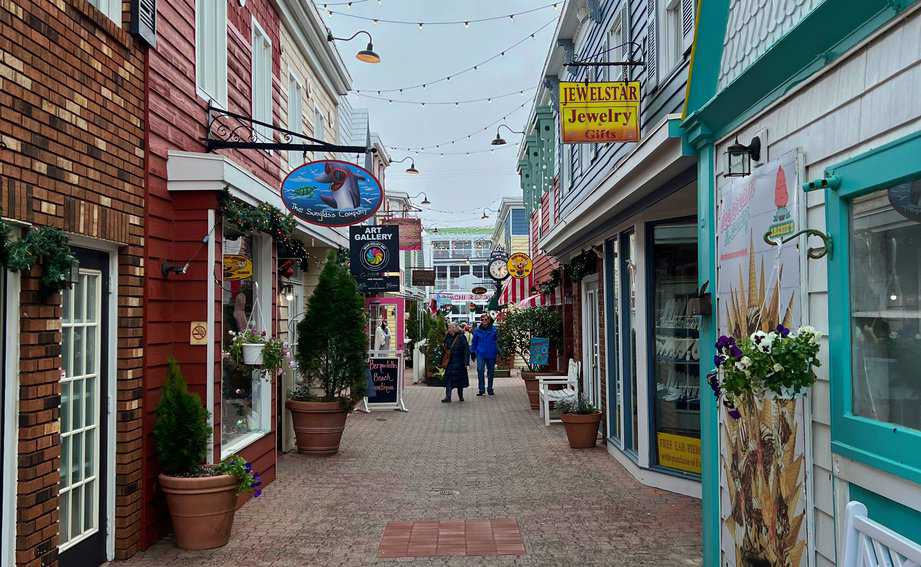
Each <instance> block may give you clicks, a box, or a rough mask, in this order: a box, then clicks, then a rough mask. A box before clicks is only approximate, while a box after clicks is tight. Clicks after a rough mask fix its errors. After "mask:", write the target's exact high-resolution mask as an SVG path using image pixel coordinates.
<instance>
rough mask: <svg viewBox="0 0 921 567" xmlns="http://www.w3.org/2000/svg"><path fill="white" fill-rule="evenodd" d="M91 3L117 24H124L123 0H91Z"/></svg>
mask: <svg viewBox="0 0 921 567" xmlns="http://www.w3.org/2000/svg"><path fill="white" fill-rule="evenodd" d="M90 4H92V5H93V6H94V7H95V8H96V9H97V10H99V11H100V12H102V13H103V14H105V15H106V16H108V17H109V19H110V20H112V21H113V22H115V23H116V24H117V25H119V26H121V25H122V0H90Z"/></svg>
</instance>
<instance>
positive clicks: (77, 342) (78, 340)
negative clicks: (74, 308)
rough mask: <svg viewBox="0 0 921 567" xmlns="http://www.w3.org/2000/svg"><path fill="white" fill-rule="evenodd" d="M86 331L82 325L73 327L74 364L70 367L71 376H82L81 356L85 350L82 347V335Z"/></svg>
mask: <svg viewBox="0 0 921 567" xmlns="http://www.w3.org/2000/svg"><path fill="white" fill-rule="evenodd" d="M85 332H86V329H85V328H84V327H76V328H74V329H73V333H74V364H73V367H72V368H71V372H73V376H83V356H84V354H85V351H84V349H83V336H84V334H85Z"/></svg>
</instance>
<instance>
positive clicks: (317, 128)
mask: <svg viewBox="0 0 921 567" xmlns="http://www.w3.org/2000/svg"><path fill="white" fill-rule="evenodd" d="M313 137H314V138H316V139H318V140H326V124H325V122H324V121H323V111H322V110H320V107H319V106H314V107H313Z"/></svg>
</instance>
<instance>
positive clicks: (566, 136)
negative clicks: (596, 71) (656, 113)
mask: <svg viewBox="0 0 921 567" xmlns="http://www.w3.org/2000/svg"><path fill="white" fill-rule="evenodd" d="M640 93H641V90H640V83H639V81H619V82H612V83H586V82H581V83H577V82H562V83H560V130H561V131H562V133H563V143H564V144H582V143H605V142H637V141H639V139H640V98H641V94H640Z"/></svg>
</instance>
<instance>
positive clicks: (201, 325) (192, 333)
mask: <svg viewBox="0 0 921 567" xmlns="http://www.w3.org/2000/svg"><path fill="white" fill-rule="evenodd" d="M189 344H190V345H206V344H208V323H206V322H205V321H192V323H191V324H190V327H189Z"/></svg>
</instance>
